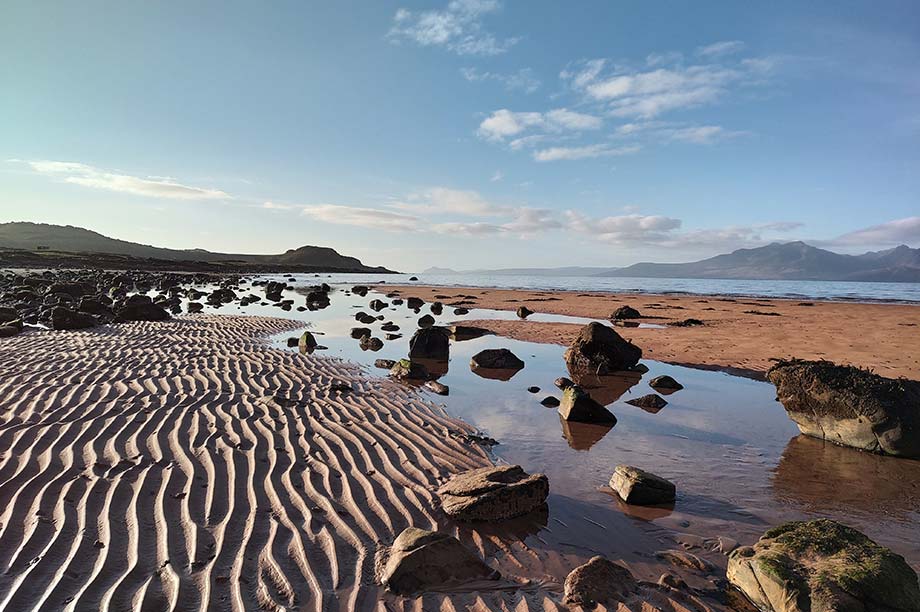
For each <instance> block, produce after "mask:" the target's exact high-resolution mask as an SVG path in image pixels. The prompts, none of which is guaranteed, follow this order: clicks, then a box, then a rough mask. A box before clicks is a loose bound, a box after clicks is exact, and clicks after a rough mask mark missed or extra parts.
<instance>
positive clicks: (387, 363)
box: [374, 359, 396, 370]
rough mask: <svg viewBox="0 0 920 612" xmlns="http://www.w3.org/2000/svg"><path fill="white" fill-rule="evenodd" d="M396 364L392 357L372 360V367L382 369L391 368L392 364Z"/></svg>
mask: <svg viewBox="0 0 920 612" xmlns="http://www.w3.org/2000/svg"><path fill="white" fill-rule="evenodd" d="M395 365H396V361H395V360H393V359H376V360H374V367H375V368H380V369H382V370H391V369H392V368H393V366H395Z"/></svg>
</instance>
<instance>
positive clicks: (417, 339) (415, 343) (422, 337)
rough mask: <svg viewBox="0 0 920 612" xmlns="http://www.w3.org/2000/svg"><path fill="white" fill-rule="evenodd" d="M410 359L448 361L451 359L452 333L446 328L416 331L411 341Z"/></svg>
mask: <svg viewBox="0 0 920 612" xmlns="http://www.w3.org/2000/svg"><path fill="white" fill-rule="evenodd" d="M409 357H412V358H414V359H436V360H439V361H446V360H447V359H448V358H449V357H450V332H449V331H448V330H447V328H445V327H428V328H426V329H418V330H416V331H415V333H414V334H413V335H412V338H411V339H410V340H409Z"/></svg>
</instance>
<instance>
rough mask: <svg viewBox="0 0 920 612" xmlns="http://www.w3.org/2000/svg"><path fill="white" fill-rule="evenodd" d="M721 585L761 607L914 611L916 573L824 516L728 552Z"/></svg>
mask: <svg viewBox="0 0 920 612" xmlns="http://www.w3.org/2000/svg"><path fill="white" fill-rule="evenodd" d="M727 575H728V580H729V582H731V583H732V584H733V585H734V586H735V587H737V588H738V589H740V590H741V592H743V593H744V594H745V595H746V596H747V597H748V599H750V600H751V601H752V602H753V603H754V605H756V606H757V607H758V608H760V609H761V610H766V611H776V612H812V611H813V612H836V611H839V612H851V611H852V612H856V611H859V612H908V611H911V612H916V611H917V610H920V586H918V583H917V574H916V573H915V572H914V570H913V569H911V567H910V566H909V565H908V564H907V562H906V561H905V560H904V558H903V557H901V556H900V555H896V554H894V553H893V552H891V551H890V550H888V549H887V548H885V547H883V546H879V545H878V544H876V543H875V542H873V541H872V540H870V539H869V538H868V537H866V536H865V535H863V534H862V533H860V532H859V531H857V530H855V529H852V528H851V527H847V526H846V525H842V524H840V523H837V522H835V521H831V520H828V519H818V520H814V521H808V522H805V521H793V522H790V523H785V524H783V525H780V526H779V527H775V528H773V529H771V530H769V531H767V532H766V533H765V534H764V535H763V536H762V537H761V538H760V540H759V541H758V542H757V543H756V544H754V546H744V547H741V548H738V549H735V550H734V551H733V552H732V553H731V555H730V556H729V559H728V570H727Z"/></svg>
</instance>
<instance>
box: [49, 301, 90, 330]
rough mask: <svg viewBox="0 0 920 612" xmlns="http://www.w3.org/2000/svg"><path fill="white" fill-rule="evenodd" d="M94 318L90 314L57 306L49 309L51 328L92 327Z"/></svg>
mask: <svg viewBox="0 0 920 612" xmlns="http://www.w3.org/2000/svg"><path fill="white" fill-rule="evenodd" d="M95 325H96V319H95V317H93V315H91V314H87V313H85V312H77V311H74V310H70V309H69V308H64V307H63V306H57V307H55V308H54V309H52V310H51V329H61V330H63V329H85V328H87V327H94V326H95Z"/></svg>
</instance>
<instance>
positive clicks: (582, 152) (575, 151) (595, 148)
mask: <svg viewBox="0 0 920 612" xmlns="http://www.w3.org/2000/svg"><path fill="white" fill-rule="evenodd" d="M640 149H641V147H639V146H638V145H630V146H625V147H614V146H610V145H605V144H593V145H585V146H583V147H550V148H548V149H540V150H539V151H534V153H533V158H534V159H535V160H536V161H539V162H548V161H560V160H573V159H589V158H594V157H616V156H620V155H630V154H632V153H636V152H638V151H639V150H640Z"/></svg>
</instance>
